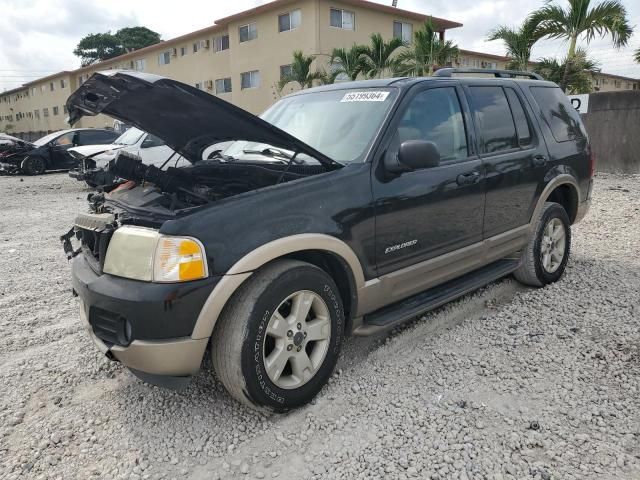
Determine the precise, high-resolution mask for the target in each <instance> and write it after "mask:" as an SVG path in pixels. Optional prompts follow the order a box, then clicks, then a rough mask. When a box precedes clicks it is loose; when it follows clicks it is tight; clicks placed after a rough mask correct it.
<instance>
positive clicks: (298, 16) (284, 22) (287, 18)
mask: <svg viewBox="0 0 640 480" xmlns="http://www.w3.org/2000/svg"><path fill="white" fill-rule="evenodd" d="M301 20H302V13H301V12H300V10H293V11H291V12H289V13H283V14H282V15H278V31H280V32H287V31H289V30H293V29H295V28H298V27H299V26H300V22H301Z"/></svg>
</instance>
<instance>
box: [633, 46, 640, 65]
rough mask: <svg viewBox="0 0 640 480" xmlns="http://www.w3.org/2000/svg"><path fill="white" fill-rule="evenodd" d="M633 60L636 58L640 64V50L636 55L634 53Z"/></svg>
mask: <svg viewBox="0 0 640 480" xmlns="http://www.w3.org/2000/svg"><path fill="white" fill-rule="evenodd" d="M633 58H635V60H636V62H638V63H640V48H639V49H638V50H636V53H634V55H633Z"/></svg>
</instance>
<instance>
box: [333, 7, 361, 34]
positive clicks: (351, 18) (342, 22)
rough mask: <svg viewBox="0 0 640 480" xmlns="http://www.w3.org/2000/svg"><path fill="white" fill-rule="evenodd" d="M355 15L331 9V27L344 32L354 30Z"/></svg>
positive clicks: (346, 11)
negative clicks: (341, 29) (342, 29)
mask: <svg viewBox="0 0 640 480" xmlns="http://www.w3.org/2000/svg"><path fill="white" fill-rule="evenodd" d="M355 17H356V16H355V14H354V13H353V12H350V11H348V10H339V9H337V8H332V9H331V11H330V22H331V26H332V27H336V28H344V29H345V30H355V29H356V22H355Z"/></svg>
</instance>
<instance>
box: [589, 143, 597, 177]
mask: <svg viewBox="0 0 640 480" xmlns="http://www.w3.org/2000/svg"><path fill="white" fill-rule="evenodd" d="M587 152H588V154H589V177H590V178H591V177H593V176H594V175H595V174H596V152H594V151H593V147H591V145H589V147H588V150H587Z"/></svg>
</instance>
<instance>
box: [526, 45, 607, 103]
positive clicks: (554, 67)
mask: <svg viewBox="0 0 640 480" xmlns="http://www.w3.org/2000/svg"><path fill="white" fill-rule="evenodd" d="M534 70H535V72H537V73H539V74H540V75H542V76H543V77H544V78H545V79H547V80H550V81H552V82H555V83H558V84H559V83H560V82H562V81H566V82H567V83H566V88H565V92H567V93H568V94H578V93H589V92H591V81H592V79H593V74H594V73H597V72H598V71H599V68H598V64H597V63H596V62H595V61H593V60H590V59H589V58H587V52H586V50H584V49H582V48H578V49H576V51H575V53H574V55H573V57H571V59H569V57H568V56H567V57H565V58H564V59H563V60H562V61H561V62H559V61H558V60H557V59H555V58H541V59H540V60H539V61H538V63H537V65H536V67H535V69H534Z"/></svg>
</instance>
